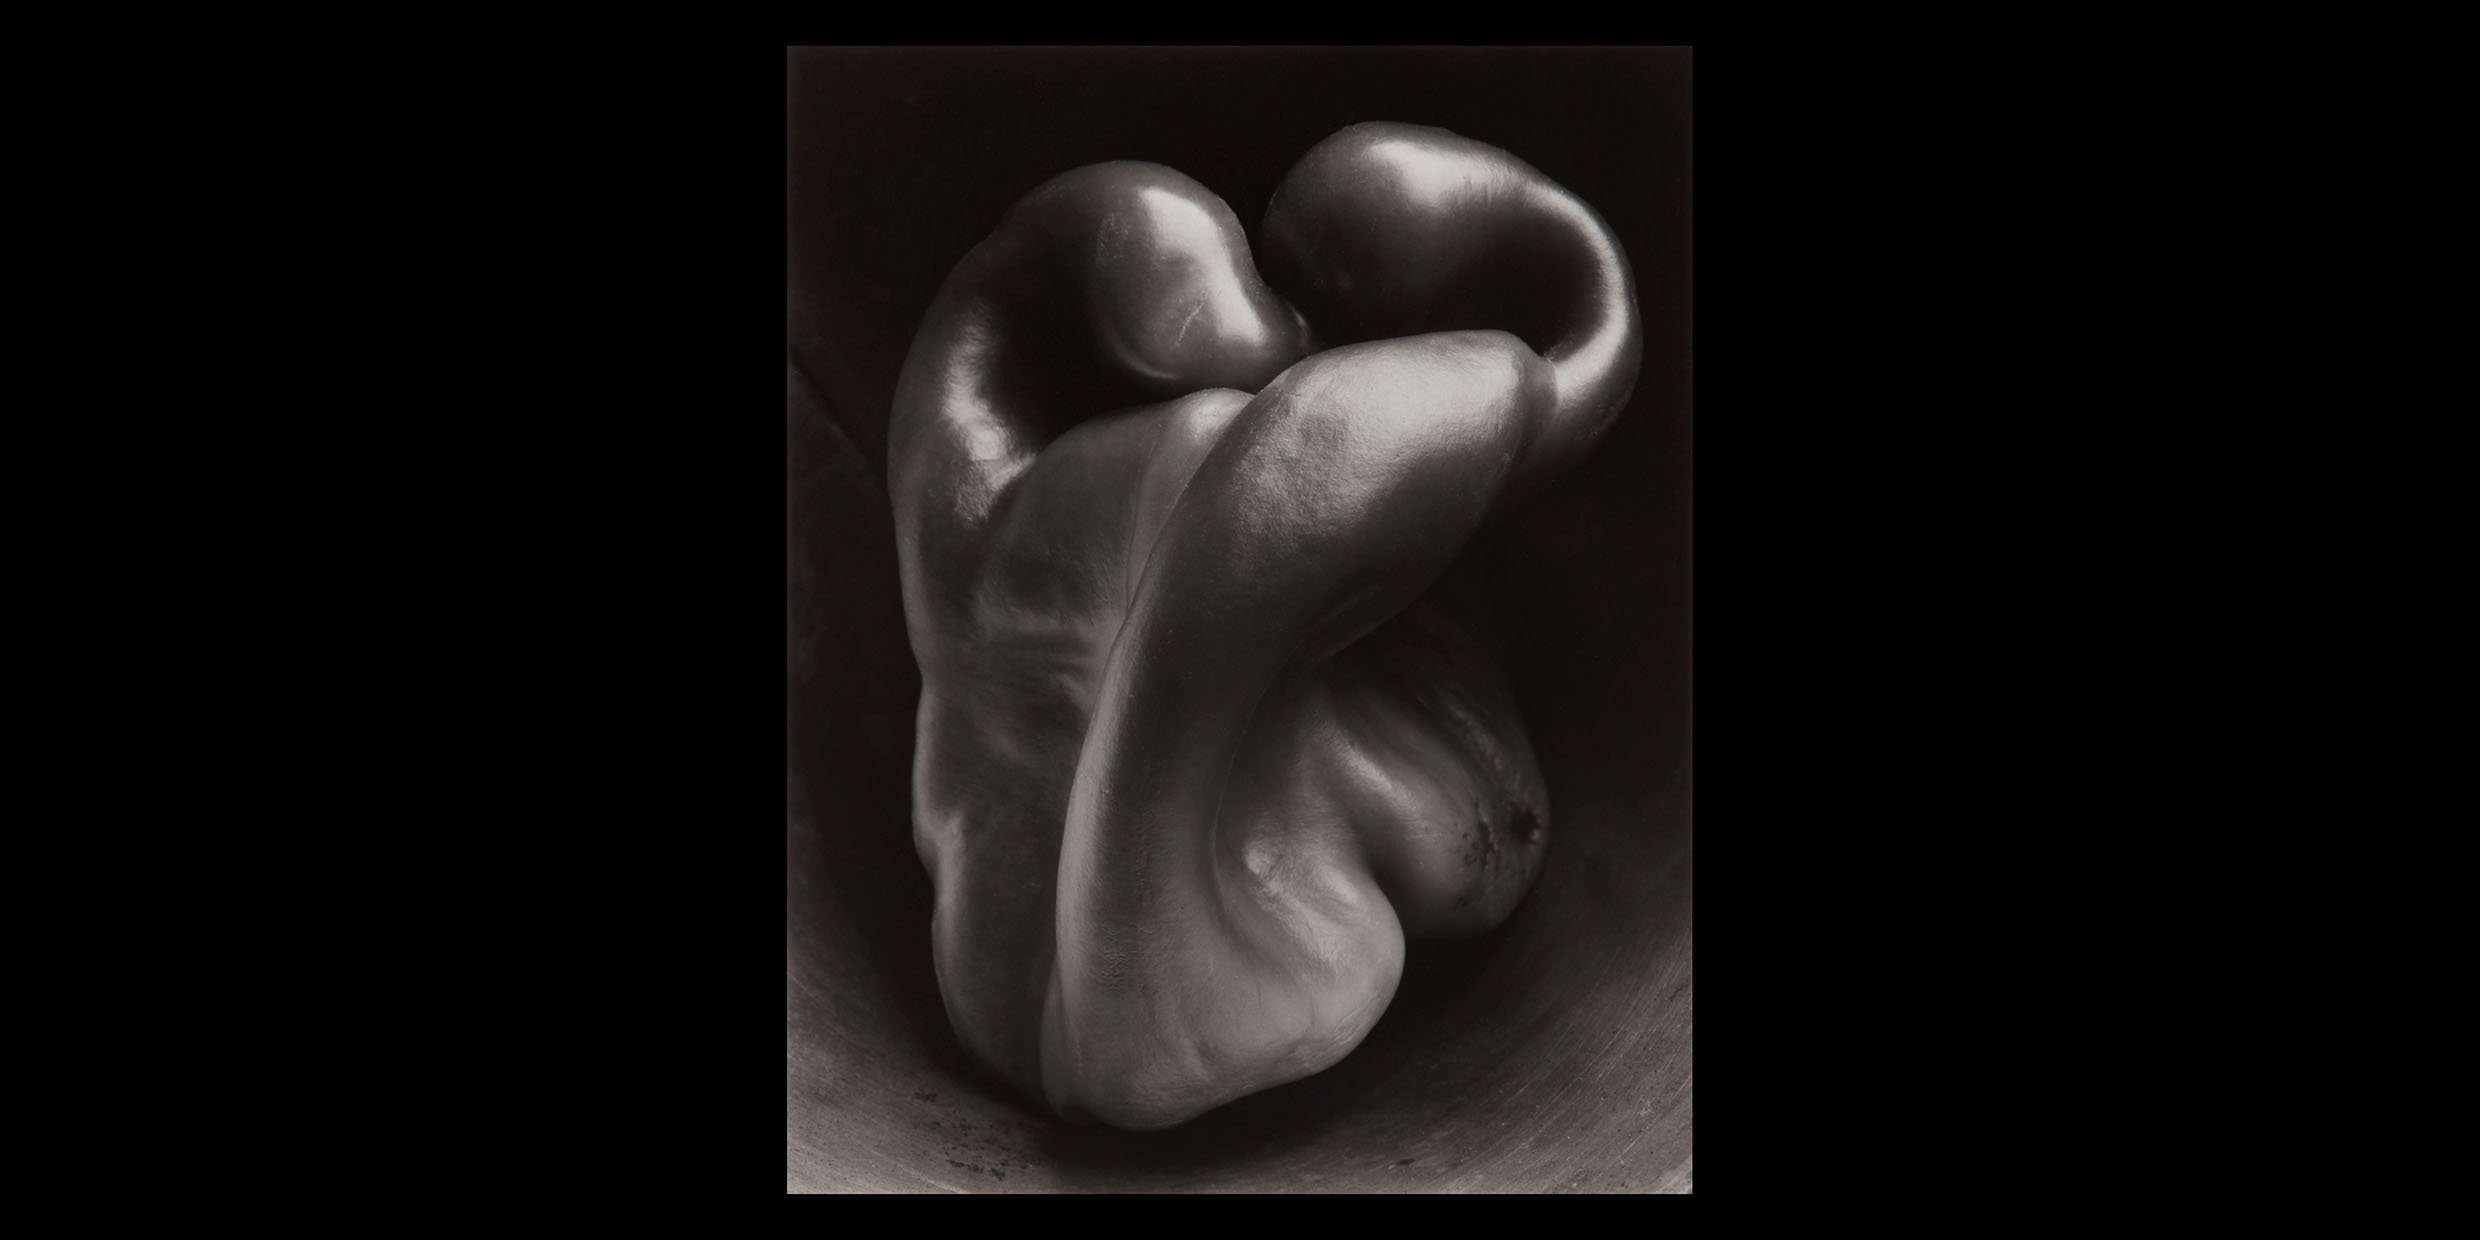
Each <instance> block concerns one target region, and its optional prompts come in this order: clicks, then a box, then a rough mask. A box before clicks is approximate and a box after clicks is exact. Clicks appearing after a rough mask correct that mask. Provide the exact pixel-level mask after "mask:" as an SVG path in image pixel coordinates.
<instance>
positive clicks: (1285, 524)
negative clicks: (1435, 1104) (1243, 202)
mask: <svg viewBox="0 0 2480 1240" xmlns="http://www.w3.org/2000/svg"><path fill="white" fill-rule="evenodd" d="M1261 237H1262V238H1263V245H1264V255H1263V260H1264V271H1265V273H1266V275H1265V277H1264V278H1261V276H1260V274H1259V271H1258V268H1257V266H1256V265H1255V264H1253V263H1252V261H1251V260H1252V256H1251V254H1250V252H1249V248H1248V245H1247V241H1246V239H1245V237H1244V236H1243V233H1242V231H1241V228H1240V224H1239V221H1238V220H1237V219H1236V218H1235V217H1234V216H1233V215H1232V213H1231V211H1230V210H1229V208H1228V207H1226V206H1225V205H1224V204H1223V202H1222V201H1221V200H1220V199H1218V198H1216V197H1215V196H1214V195H1213V194H1212V193H1211V192H1210V191H1208V190H1206V189H1205V188H1204V187H1203V186H1200V185H1198V184H1197V183H1196V182H1194V181H1192V180H1190V179H1189V178H1187V177H1185V176H1182V175H1181V174H1179V173H1177V172H1175V171H1172V170H1170V169H1168V168H1163V167H1160V166H1158V165H1152V164H1142V163H1111V164H1101V165H1095V166H1092V167H1087V168H1080V169H1077V170H1075V171H1073V172H1069V173H1066V174H1064V175H1062V176H1059V177H1057V178H1054V179H1053V180H1051V181H1049V182H1047V183H1045V184H1043V185H1042V186H1040V187H1038V188H1037V189H1035V190H1034V191H1033V192H1032V193H1030V194H1028V195H1027V196H1026V197H1025V198H1024V199H1023V200H1021V201H1020V202H1019V203H1018V204H1017V205H1016V206H1015V207H1014V208H1013V209H1012V210H1011V211H1010V212H1009V213H1008V215H1007V216H1006V217H1005V218H1004V219H1003V220H1002V221H1001V222H1000V224H999V225H998V227H997V229H996V230H995V231H994V232H993V233H992V235H991V236H990V238H989V239H988V240H986V241H984V242H983V243H982V244H981V245H980V246H978V247H976V248H975V249H974V250H973V251H972V252H971V253H970V254H968V255H967V256H966V257H965V259H964V260H963V262H962V263H961V264H959V266H958V267H957V268H956V270H955V272H954V274H953V275H951V276H950V277H949V279H948V281H947V282H946V284H945V285H944V286H943V287H942V288H941V290H940V293H939V295H938V297H937V299H936V301H935V302H934V303H933V305H932V307H931V309H930V311H929V313H928V315H927V316H926V317H925V320H924V322H923V324H922V327H921V330H920V332H919V334H918V335H917V337H916V338H915V341H914V344H913V348H912V352H911V354H910V355H909V356H908V358H907V360H906V364H905V367H904V371H903V374H902V376H901V378H900V380H899V382H898V386H897V392H896V406H895V410H894V417H893V419H892V422H891V424H890V445H889V470H890V492H891V494H892V496H893V498H894V502H895V509H896V528H897V536H898V540H899V547H898V552H899V564H900V568H901V571H902V576H903V584H904V602H905V614H906V619H907V624H908V626H909V629H910V635H911V639H912V644H913V649H914V651H915V653H916V655H917V657H918V658H919V661H920V664H921V669H922V681H923V689H922V700H921V707H920V714H919V719H918V732H917V742H918V743H917V749H916V759H915V766H914V778H913V797H914V838H915V843H916V845H917V847H918V850H919V852H920V854H921V857H922V860H923V863H924V864H925V865H926V866H927V867H928V868H929V870H930V874H931V878H932V882H933V885H934V887H935V889H936V892H937V905H936V911H935V913H934V917H933V925H932V943H933V951H934V957H935V960H936V964H937V968H938V974H939V982H940V987H941V991H942V994H943V996H944V998H945V1001H946V1005H947V1010H948V1014H949V1017H950V1019H951V1021H952V1022H953V1024H954V1026H955V1029H956V1031H957V1034H958V1036H959V1037H960V1038H961V1040H962V1041H963V1043H964V1045H965V1046H966V1048H967V1049H968V1050H969V1051H970V1052H971V1053H972V1055H973V1056H974V1057H975V1058H976V1059H977V1060H979V1061H980V1062H982V1063H983V1064H984V1065H985V1066H986V1067H987V1068H988V1069H990V1070H991V1071H992V1072H993V1073H995V1074H996V1075H997V1076H999V1077H1000V1078H1002V1079H1003V1080H1005V1081H1007V1082H1010V1083H1011V1084H1013V1085H1015V1086H1016V1087H1018V1088H1019V1089H1021V1090H1022V1091H1023V1092H1025V1093H1026V1094H1027V1095H1029V1096H1031V1097H1034V1098H1039V1099H1041V1100H1043V1101H1045V1102H1046V1103H1047V1104H1048V1105H1049V1106H1050V1107H1051V1108H1052V1109H1054V1110H1055V1111H1057V1112H1058V1113H1060V1114H1062V1115H1064V1116H1068V1117H1071V1118H1078V1119H1087V1118H1090V1119H1098V1120H1100V1121H1102V1122H1105V1123H1109V1124H1112V1125H1115V1126H1118V1127H1122V1128H1129V1129H1156V1128H1164V1127H1169V1126H1171V1125H1174V1124H1178V1123H1181V1122H1184V1121H1186V1120H1188V1119H1191V1118H1193V1117H1195V1116H1196V1115H1198V1114H1200V1113H1202V1112H1204V1111H1206V1110H1208V1109H1211V1108H1212V1107H1215V1106H1218V1105H1220V1104H1222V1103H1224V1102H1228V1101H1230V1100H1231V1099H1233V1098H1237V1097H1240V1096H1242V1095H1245V1094H1248V1093H1252V1092H1255V1091H1257V1090H1261V1089H1265V1088H1268V1087H1271V1086H1274V1085H1278V1084H1282V1083H1284V1082H1286V1081H1291V1080H1296V1079H1299V1078H1301V1077H1303V1076H1307V1075H1309V1074H1311V1073H1314V1072H1317V1071H1319V1070H1321V1069H1323V1068H1326V1067H1328V1066H1330V1065H1331V1064H1333V1063H1334V1062H1336V1061H1337V1060H1339V1059H1341V1058H1342V1057H1343V1056H1344V1055H1345V1054H1347V1053H1349V1052H1350V1051H1351V1049H1352V1048H1353V1047H1354V1046H1355V1045H1357V1044H1358V1043H1359V1042H1360V1040H1361V1038H1362V1037H1363V1036H1364V1035H1366V1034H1367V1033H1368V1031H1369V1029H1370V1028H1371V1027H1372V1026H1373V1025H1374V1024H1375V1023H1376V1021H1377V1019H1378V1017H1379V1016H1380V1014H1382V1013H1383V1012H1384V1011H1385V1009H1386V1006H1387V1003H1388V1002H1389V1000H1390V999H1391V998H1392V997H1393V995H1394V991H1395V986H1396V982H1397V979H1398V977H1399V976H1400V973H1401V969H1402V963H1403V953H1404V943H1405V940H1406V938H1407V937H1415V938H1417V937H1423V936H1431V935H1454V934H1469V933H1475V932H1478V931H1481V930H1484V929H1487V928H1489V927H1491V926H1493V925H1496V924H1497V923H1498V922H1500V921H1501V920H1503V919H1504V918H1505V917H1506V916H1507V915H1508V913H1509V912H1511V911H1512V910H1513V908H1514V907H1515V905H1516V903H1517V901H1518V900H1520V899H1521V898H1522V897H1523V894H1524V892H1525V890H1526V889H1527V888H1528V886H1529V885H1530V884H1531V882H1532V880H1533V877H1534V875H1535V874H1536V873H1537V871H1538V869H1539V866H1540V862H1541V858H1542V855H1543V850H1544V848H1545V847H1546V846H1547V843H1548V830H1547V827H1548V823H1549V803H1548V793H1547V790H1546V789H1545V788H1544V787H1543V784H1542V778H1541V773H1540V770H1539V767H1538V765H1537V763H1536V761H1535V759H1534V756H1533V752H1532V748H1531V745H1530V743H1529V742H1528V741H1527V740H1526V737H1525V733H1524V729H1523V724H1522V721H1521V720H1520V719H1519V718H1518V717H1517V714H1516V710H1515V706H1514V702H1513V699H1512V696H1511V694H1510V692H1509V690H1508V688H1507V686H1506V684H1505V682H1504V680H1503V678H1502V676H1501V674H1500V673H1499V671H1498V670H1497V668H1496V666H1495V664H1494V662H1493V661H1492V659H1491V657H1490V655H1489V654H1488V653H1487V650H1486V647H1485V645H1484V643H1483V641H1482V639H1481V638H1480V637H1479V636H1478V634H1477V632H1476V630H1475V626H1474V624H1473V623H1472V621H1471V620H1470V619H1469V614H1470V613H1469V610H1468V609H1467V608H1466V607H1465V606H1463V605H1462V603H1461V602H1460V601H1459V600H1458V599H1457V598H1456V597H1455V595H1454V593H1453V591H1451V590H1448V589H1445V588H1443V587H1441V586H1440V585H1439V582H1440V579H1441V575H1442V574H1444V573H1446V572H1447V570H1448V569H1449V567H1450V565H1451V563H1452V562H1453V560H1454V559H1455V557H1456V555H1457V554H1458V552H1459V551H1460V550H1461V549H1462V547H1463V546H1464V545H1465V544H1466V542H1468V541H1469V540H1470V538H1471V537H1472V535H1473V534H1474V533H1475V531H1477V530H1478V529H1480V528H1481V527H1482V526H1483V524H1484V523H1485V522H1487V521H1489V520H1491V519H1492V518H1494V517H1495V516H1496V515H1497V514H1498V513H1500V512H1501V511H1502V510H1504V508H1505V507H1506V506H1507V505H1508V504H1509V503H1511V502H1512V501H1514V500H1515V499H1517V498H1520V497H1521V496H1522V495H1524V494H1526V493H1528V492H1530V491H1532V490H1535V489H1537V488H1539V487H1541V486H1542V485H1544V484H1545V483H1547V482H1548V481H1549V480H1550V479H1552V478H1554V477H1555V476H1556V475H1557V474H1558V473H1560V472H1561V471H1563V470H1565V469H1567V468H1568V467H1570V466H1572V465H1573V464H1574V463H1575V462H1576V461H1577V460H1579V459H1581V458H1582V456H1583V455H1584V454H1585V453H1587V452H1588V451H1590V449H1591V448H1592V446H1593V444H1594V442H1595V441H1596V440H1597V439H1598V438H1599V437H1600V436H1601V435H1602V434H1603V432H1604V431H1606V430H1607V429H1608V427H1609V425H1610V423H1611V421H1612V420H1613V419H1614V418H1615V417H1617V415H1618V413H1619V411H1620V410H1621V408H1622V407H1624V405H1625V403H1626V400H1627V396H1628V393H1629V389H1630V388H1631V386H1632V385H1633V383H1634V379H1635V374H1636V369H1637V363H1638V357H1639V352H1640V349H1641V343H1640V342H1641V327H1640V324H1639V321H1638V316H1637V310H1636V298H1635V289H1634V285H1633V277H1632V276H1631V274H1630V272H1629V269H1628V265H1627V261H1626V258H1625V255H1624V254H1623V253H1622V252H1621V250H1620V247H1619V245H1618V243H1617V241H1616V239H1615V238H1613V237H1612V236H1611V234H1610V231H1609V229H1608V228H1607V227H1606V226H1605V225H1604V224H1603V223H1602V221H1601V220H1600V218H1599V217H1598V216H1596V215H1595V214H1594V213H1593V211H1592V210H1591V209H1590V208H1589V207H1587V206H1586V205H1585V204H1583V203H1582V202H1580V201H1578V200H1576V199H1575V198H1574V197H1573V196H1572V195H1570V194H1568V193H1567V192H1566V191H1564V190H1562V189H1561V188H1559V187H1558V186H1557V185H1555V184H1553V183H1552V182H1550V181H1549V180H1548V179H1547V178H1546V177H1544V176H1542V175H1541V174H1540V173H1539V172H1538V171H1536V170H1534V169H1533V168H1531V167H1529V166H1528V165H1526V164H1524V163H1522V162H1521V161H1519V160H1517V159H1515V158H1514V157H1513V156H1511V155H1509V154H1507V153H1506V152H1504V151H1501V150H1498V149H1497V148H1495V147H1490V146H1487V145H1484V144H1481V143H1478V142H1474V141H1471V140H1469V139H1465V138H1462V137H1459V136H1457V135H1455V134H1451V133H1448V132H1446V131H1444V130H1438V129H1430V128H1425V127H1420V126H1411V125H1395V124H1366V125H1356V126H1353V127H1351V128H1349V129H1346V130H1344V131H1342V132H1341V133H1339V134H1336V135H1335V136H1333V137H1332V138H1329V139H1327V140H1326V141H1325V142H1323V143H1320V144H1319V145H1318V146H1317V147H1315V148H1313V149H1312V150H1311V151H1310V152H1309V153H1308V154H1307V155H1306V156H1305V157H1304V158H1303V159H1302V160H1301V161H1300V163H1299V164H1298V165H1296V166H1295V167H1294V169H1293V170H1292V172H1291V173H1290V174H1289V175H1288V176H1287V177H1286V178H1285V180H1284V181H1283V183H1282V184H1281V186H1280V187H1279V188H1278V190H1277V191H1276V193H1275V196H1274V198H1273V201H1272V202H1271V204H1270V205H1269V207H1268V211H1267V219H1266V222H1265V227H1264V229H1263V231H1262V233H1261Z"/></svg>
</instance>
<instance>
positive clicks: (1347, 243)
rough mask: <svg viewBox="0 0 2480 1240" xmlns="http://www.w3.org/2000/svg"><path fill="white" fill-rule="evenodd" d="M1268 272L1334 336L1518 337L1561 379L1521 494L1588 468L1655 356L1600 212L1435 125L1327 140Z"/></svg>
mask: <svg viewBox="0 0 2480 1240" xmlns="http://www.w3.org/2000/svg"><path fill="white" fill-rule="evenodd" d="M1262 252H1263V256H1264V262H1265V265H1266V273H1267V275H1268V277H1269V278H1270V280H1271V281H1272V283H1273V285H1274V287H1275V288H1276V289H1277V290H1278V291H1280V292H1282V293H1283V294H1284V295H1285V296H1287V297H1289V298H1290V299H1291V300H1292V301H1293V302H1294V303H1295V304H1297V305H1298V306H1300V308H1301V310H1302V311H1303V312H1304V313H1305V314H1306V315H1307V317H1308V319H1309V321H1310V322H1311V323H1313V324H1316V325H1317V327H1318V330H1319V332H1320V333H1321V335H1322V337H1323V338H1324V339H1326V340H1329V341H1351V340H1367V339H1376V338H1381V337H1390V336H1409V335H1416V334H1419V333H1422V332H1433V331H1449V330H1456V329H1463V328H1498V329H1502V330H1505V331H1509V332H1512V333H1514V334H1515V335H1516V336H1518V337H1519V338H1521V339H1522V340H1523V341H1524V342H1525V343H1526V344H1527V345H1529V346H1531V347H1532V348H1533V349H1534V350H1535V351H1537V352H1539V353H1540V354H1541V356H1542V357H1543V359H1544V360H1546V361H1548V362H1549V363H1550V366H1551V369H1552V371H1553V372H1554V373H1555V374H1556V376H1557V378H1556V385H1555V386H1556V388H1557V391H1558V397H1557V399H1556V401H1555V402H1554V403H1553V405H1552V407H1551V408H1550V409H1549V410H1548V411H1547V412H1546V413H1545V415H1544V416H1543V417H1542V418H1541V419H1540V424H1539V425H1537V426H1535V427H1533V428H1532V429H1531V433H1530V436H1529V438H1528V442H1527V443H1526V446H1525V452H1524V458H1523V459H1522V460H1521V461H1520V462H1519V464H1518V467H1517V470H1516V477H1515V479H1514V480H1513V482H1512V483H1511V488H1512V490H1513V491H1514V492H1515V493H1516V494H1519V495H1521V494H1525V493H1529V492H1530V491H1532V490H1533V489H1535V488H1537V487H1539V486H1540V485H1541V484H1542V483H1543V482H1545V481H1547V480H1548V479H1549V478H1551V477H1553V476H1556V475H1557V474H1559V473H1562V472H1564V471H1565V470H1566V469H1567V468H1568V467H1570V466H1572V465H1573V464H1575V463H1576V462H1577V461H1578V460H1580V459H1582V458H1583V456H1584V455H1585V453H1587V452H1589V451H1590V450H1591V449H1592V447H1593V445H1594V443H1595V442H1597V441H1598V440H1599V439H1600V437H1601V436H1602V434H1603V433H1604V432H1606V431H1607V430H1608V429H1609V427H1610V424H1611V422H1612V421H1613V420H1614V419H1616V418H1617V417H1618V415H1619V411H1620V409H1621V408H1623V407H1624V406H1625V405H1626V403H1627V398H1628V396H1629V394H1630V392H1631V391H1633V389H1634V387H1635V382H1636V371H1637V366H1638V363H1639V360H1640V359H1641V357H1642V354H1643V336H1644V331H1643V326H1642V323H1641V319H1640V316H1639V314H1638V312H1637V307H1636V278H1635V275H1634V272H1633V271H1632V269H1631V268H1630V267H1629V265H1628V261H1627V255H1626V252H1625V251H1624V250H1623V249H1622V248H1621V246H1620V244H1619V239H1618V238H1617V237H1616V236H1615V235H1613V234H1612V233H1611V231H1610V228H1609V225H1608V224H1606V223H1604V222H1603V220H1602V218H1601V216H1600V215H1598V214H1596V213H1595V212H1594V210H1593V208H1592V207H1590V206H1588V205H1586V204H1585V203H1584V201H1583V200H1581V199H1579V198H1577V197H1576V196H1575V195H1574V194H1571V193H1569V192H1568V191H1567V190H1566V189H1565V188H1563V187H1562V186H1560V185H1559V184H1558V183H1557V182H1555V181H1552V180H1551V179H1550V178H1548V177H1546V176H1544V175H1542V173H1541V172H1540V171H1539V170H1538V169H1536V168H1534V167H1533V166H1532V165H1530V164H1527V163H1525V162H1524V161H1523V160H1520V159H1517V158H1516V157H1515V156H1513V155H1510V154H1508V153H1507V152H1506V151H1503V150H1500V149H1499V148H1497V147H1494V146H1491V145H1489V144H1487V143H1483V142H1476V141H1474V140H1472V139H1470V138H1466V137H1463V136H1462V135H1460V134H1456V133H1452V132H1449V131H1447V130H1444V129H1435V128H1431V127H1429V126H1426V125H1403V124H1393V123H1387V122H1370V123H1366V124H1360V125H1353V126H1351V127H1349V128H1346V129H1344V130H1343V131H1341V132H1340V133H1337V134H1335V135H1334V136H1333V137H1330V138H1328V139H1326V140H1325V141H1323V142H1320V143H1319V144H1318V145H1317V146H1316V147H1314V148H1312V149H1311V150H1310V152H1309V153H1308V154H1307V155H1305V156H1303V157H1302V158H1301V160H1300V162H1299V163H1298V164H1296V165H1294V166H1293V168H1292V171H1291V172H1290V173H1288V174H1286V175H1285V177H1284V178H1283V182H1282V184H1281V185H1279V186H1278V187H1276V189H1275V193H1274V198H1273V200H1272V201H1271V202H1270V203H1268V204H1267V207H1266V227H1265V233H1264V241H1263V245H1262Z"/></svg>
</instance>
